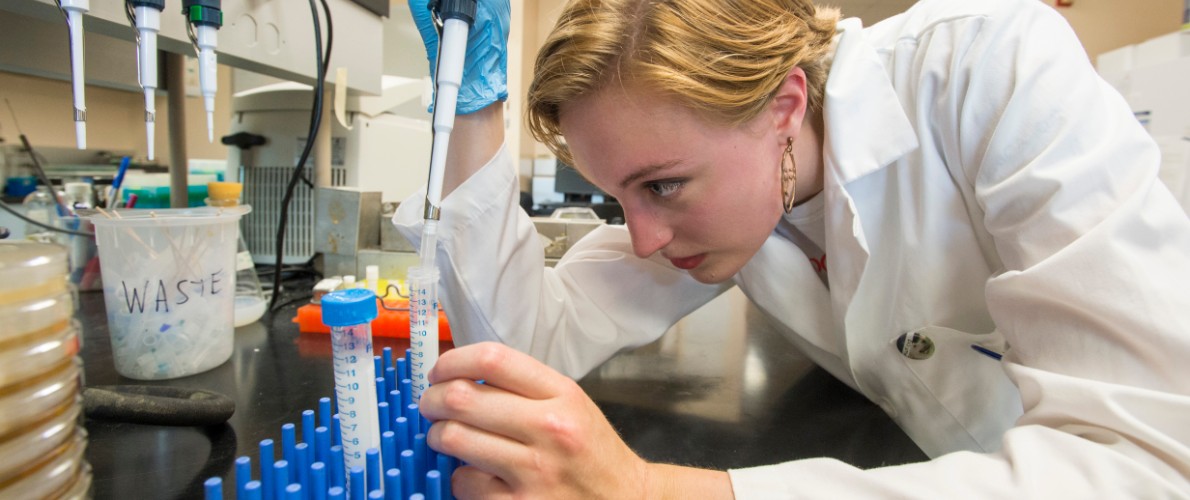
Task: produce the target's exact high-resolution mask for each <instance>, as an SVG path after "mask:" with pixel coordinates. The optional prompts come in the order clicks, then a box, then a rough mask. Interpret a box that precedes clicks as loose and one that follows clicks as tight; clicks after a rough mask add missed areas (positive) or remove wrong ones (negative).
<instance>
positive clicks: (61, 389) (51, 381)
mask: <svg viewBox="0 0 1190 500" xmlns="http://www.w3.org/2000/svg"><path fill="white" fill-rule="evenodd" d="M66 272H67V257H66V250H65V249H64V248H62V247H60V246H57V245H51V244H45V243H34V242H25V241H0V317H2V318H4V325H5V326H4V328H0V498H42V497H47V496H49V495H53V494H56V493H55V492H63V493H62V494H63V495H67V496H64V498H82V495H83V494H84V493H85V492H86V491H87V489H88V488H89V486H90V483H91V469H90V466H89V465H88V464H87V463H86V461H85V460H84V458H83V451H84V449H85V448H86V445H87V439H86V437H87V433H86V431H85V430H83V428H82V427H81V426H79V425H78V424H79V418H78V417H79V414H80V412H81V411H82V408H81V406H80V404H79V398H78V394H79V374H80V372H81V369H80V365H79V361H78V357H77V355H78V353H79V350H80V338H79V335H78V327H77V325H76V324H75V323H74V322H73V321H72V319H71V317H72V315H73V313H74V306H73V301H72V293H71V290H70V289H69V286H68V284H67V280H66Z"/></svg>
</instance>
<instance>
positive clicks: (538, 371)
mask: <svg viewBox="0 0 1190 500" xmlns="http://www.w3.org/2000/svg"><path fill="white" fill-rule="evenodd" d="M429 378H430V384H436V383H439V382H443V381H446V380H452V379H468V380H483V381H484V383H485V384H488V385H491V386H493V387H499V388H501V389H504V390H507V391H509V392H513V393H516V394H519V395H521V396H524V397H526V398H529V399H548V398H550V397H553V396H555V395H557V394H560V393H561V392H563V391H565V390H566V389H567V387H566V386H567V385H568V384H570V383H572V381H571V380H570V379H568V378H566V377H565V376H563V375H562V374H560V373H558V372H556V371H554V370H553V369H551V368H550V367H548V366H546V365H544V364H542V363H541V362H540V361H537V360H536V359H533V358H532V357H531V356H529V355H528V354H525V353H522V352H519V351H517V350H515V349H513V348H511V347H507V346H504V345H502V344H497V343H494V342H483V343H479V344H472V345H469V346H463V347H456V348H454V349H451V350H449V351H446V352H445V353H443V354H442V356H440V357H439V358H438V362H437V363H436V364H435V365H434V369H433V370H430V374H429Z"/></svg>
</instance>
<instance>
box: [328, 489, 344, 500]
mask: <svg viewBox="0 0 1190 500" xmlns="http://www.w3.org/2000/svg"><path fill="white" fill-rule="evenodd" d="M326 500H344V499H343V487H342V486H331V488H330V489H328V490H326Z"/></svg>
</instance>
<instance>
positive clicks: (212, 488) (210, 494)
mask: <svg viewBox="0 0 1190 500" xmlns="http://www.w3.org/2000/svg"><path fill="white" fill-rule="evenodd" d="M203 489H204V491H205V492H206V499H207V500H223V480H222V479H219V478H217V477H212V478H210V479H208V480H207V481H206V482H205V483H203Z"/></svg>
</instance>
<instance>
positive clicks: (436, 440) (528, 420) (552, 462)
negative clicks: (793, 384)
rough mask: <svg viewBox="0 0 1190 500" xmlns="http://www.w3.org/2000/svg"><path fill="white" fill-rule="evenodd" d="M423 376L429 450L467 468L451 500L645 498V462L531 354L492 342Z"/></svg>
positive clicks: (451, 356)
mask: <svg viewBox="0 0 1190 500" xmlns="http://www.w3.org/2000/svg"><path fill="white" fill-rule="evenodd" d="M429 379H430V383H431V384H432V385H431V386H430V388H429V389H427V390H426V392H425V393H424V394H423V395H422V399H421V412H422V414H423V415H425V417H426V418H428V419H429V420H430V421H432V422H434V425H433V426H432V427H430V433H429V436H427V440H428V443H429V445H430V447H431V448H433V449H435V450H437V451H439V452H441V453H446V454H448V455H452V456H454V457H457V458H459V459H461V460H462V461H464V462H466V463H467V464H468V466H466V467H461V468H459V469H458V470H456V471H455V474H454V477H453V479H452V483H451V485H452V486H451V488H452V492H453V493H454V494H455V495H456V496H458V497H460V498H498V497H530V498H583V499H586V498H616V499H624V498H645V497H650V477H649V476H650V471H651V468H650V467H649V466H648V464H646V463H645V461H644V460H642V459H641V458H640V457H638V456H637V455H636V454H635V453H633V451H632V450H630V449H629V448H628V446H627V445H626V444H624V442H623V441H622V440H621V439H620V436H619V435H618V434H617V433H616V431H615V430H614V429H612V426H611V424H610V423H609V422H608V421H607V419H606V418H604V416H603V413H602V412H600V410H599V408H598V407H596V406H595V403H594V402H593V401H591V399H590V398H588V397H587V395H586V394H585V393H584V392H583V390H582V389H581V388H579V386H578V384H576V383H575V382H574V381H573V380H571V379H569V378H567V377H565V376H563V375H562V374H560V373H558V372H556V371H554V370H552V369H550V368H549V367H547V366H545V365H543V364H541V363H540V362H538V361H537V360H535V359H533V358H531V357H529V356H528V355H526V354H523V353H520V352H518V351H515V350H513V349H511V348H509V347H505V346H503V345H501V344H495V343H482V344H475V345H471V346H466V347H459V348H455V349H452V350H450V351H447V352H446V353H444V354H443V355H442V356H441V358H439V360H438V363H437V365H435V367H434V369H433V370H432V371H431V372H430V374H429ZM475 380H483V381H484V383H483V384H478V383H476V382H475ZM720 474H722V473H720ZM725 477H726V475H724V478H725Z"/></svg>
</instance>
